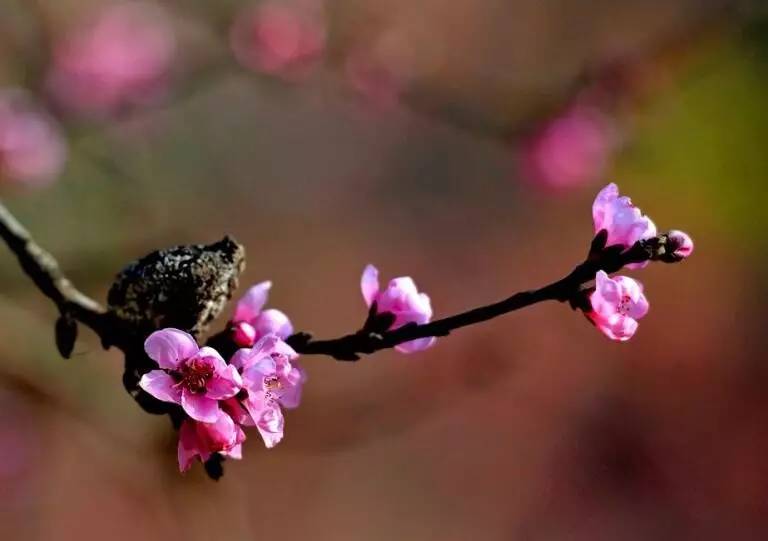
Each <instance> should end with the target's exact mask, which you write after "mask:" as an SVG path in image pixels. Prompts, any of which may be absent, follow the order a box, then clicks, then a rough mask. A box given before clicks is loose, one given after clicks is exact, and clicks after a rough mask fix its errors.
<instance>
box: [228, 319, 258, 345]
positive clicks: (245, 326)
mask: <svg viewBox="0 0 768 541" xmlns="http://www.w3.org/2000/svg"><path fill="white" fill-rule="evenodd" d="M232 339H233V340H234V341H235V344H237V345H238V346H240V347H243V348H248V347H251V346H252V345H253V344H254V342H255V341H256V329H254V328H253V325H251V324H250V323H248V322H246V321H238V322H237V323H234V324H233V325H232Z"/></svg>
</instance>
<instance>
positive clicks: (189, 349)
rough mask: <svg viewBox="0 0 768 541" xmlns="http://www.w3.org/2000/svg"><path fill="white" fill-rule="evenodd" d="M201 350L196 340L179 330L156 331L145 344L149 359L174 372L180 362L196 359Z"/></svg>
mask: <svg viewBox="0 0 768 541" xmlns="http://www.w3.org/2000/svg"><path fill="white" fill-rule="evenodd" d="M199 349H200V348H199V347H198V346H197V342H195V339H194V338H192V336H191V335H190V334H189V333H186V332H184V331H180V330H179V329H170V328H169V329H162V330H160V331H155V332H153V333H152V334H150V335H149V337H148V338H147V339H146V341H145V342H144V351H146V352H147V355H149V358H150V359H152V360H153V361H155V362H156V363H157V364H158V366H159V367H160V368H165V369H167V370H173V369H174V368H176V367H177V366H178V365H179V362H181V361H183V360H185V359H189V358H190V357H194V355H195V354H196V353H197V352H198V351H199Z"/></svg>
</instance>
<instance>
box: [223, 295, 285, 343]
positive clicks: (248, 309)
mask: <svg viewBox="0 0 768 541" xmlns="http://www.w3.org/2000/svg"><path fill="white" fill-rule="evenodd" d="M271 287H272V282H261V283H260V284H256V285H255V286H253V287H251V288H250V289H249V290H248V291H246V293H245V295H243V297H242V298H241V299H240V300H239V301H237V306H236V307H235V315H234V317H233V318H232V333H233V339H234V341H235V343H236V344H237V345H238V346H241V347H250V346H252V345H253V344H255V343H256V342H257V341H258V340H259V339H260V338H262V337H264V336H266V335H268V334H275V335H277V336H279V337H280V338H282V339H285V338H288V337H289V336H290V335H291V334H293V325H291V321H290V320H289V319H288V316H286V315H285V314H284V313H283V312H281V311H280V310H275V309H273V308H270V309H269V310H262V308H264V305H265V304H266V303H267V297H268V295H269V290H270V288H271Z"/></svg>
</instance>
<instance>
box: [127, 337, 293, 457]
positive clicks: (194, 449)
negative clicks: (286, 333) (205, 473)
mask: <svg viewBox="0 0 768 541" xmlns="http://www.w3.org/2000/svg"><path fill="white" fill-rule="evenodd" d="M144 349H145V351H146V353H147V355H148V356H149V357H150V358H151V359H152V360H153V361H155V362H156V363H157V365H158V367H159V370H152V371H151V372H149V373H147V374H145V375H144V376H143V377H142V378H141V381H140V382H139V385H140V386H141V388H142V389H144V390H145V391H146V392H148V393H149V394H151V395H152V396H154V397H155V398H157V399H158V400H162V401H164V402H172V403H175V404H179V405H180V406H181V407H182V409H183V410H184V413H185V414H186V415H187V416H188V417H189V418H188V419H185V420H184V421H183V422H182V425H181V428H180V430H179V468H180V469H181V471H187V470H188V469H189V467H190V466H191V465H192V462H193V461H194V459H195V458H198V457H199V458H200V459H201V460H203V461H206V460H208V459H209V458H210V457H211V455H213V454H214V453H220V454H222V455H224V456H227V457H231V458H240V457H241V456H242V443H243V441H245V432H244V431H243V427H256V429H257V430H258V431H259V433H260V434H261V437H262V439H263V440H264V444H265V445H266V446H267V447H274V446H275V445H277V444H278V443H279V442H280V440H281V439H282V438H283V426H284V420H283V413H282V409H281V408H283V407H285V408H295V407H296V406H298V405H299V402H300V400H301V389H302V386H303V384H304V382H305V381H306V376H305V374H304V372H303V370H302V369H301V368H300V367H299V366H298V365H297V364H296V359H297V358H298V355H297V354H296V352H295V351H294V350H293V349H292V348H291V347H290V346H289V345H288V344H286V343H285V342H284V341H283V340H282V339H280V338H279V337H278V336H276V335H273V334H268V335H266V336H264V337H263V338H262V339H261V340H259V341H258V342H256V343H255V344H254V345H253V347H251V348H243V349H240V350H238V351H237V352H236V353H235V354H234V355H233V356H232V358H231V359H230V361H229V363H227V362H226V361H225V360H224V359H223V358H222V356H221V355H220V354H219V353H218V352H217V351H216V350H215V349H213V348H210V347H202V348H201V347H198V345H197V343H196V342H195V339H194V338H193V337H192V336H190V335H189V334H187V333H185V332H183V331H180V330H178V329H162V330H160V331H156V332H154V333H152V334H151V335H150V336H149V338H147V340H146V342H145V344H144Z"/></svg>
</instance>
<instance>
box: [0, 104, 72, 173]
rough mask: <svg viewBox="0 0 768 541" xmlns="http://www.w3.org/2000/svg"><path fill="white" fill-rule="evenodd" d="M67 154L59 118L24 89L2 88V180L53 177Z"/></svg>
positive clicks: (0, 151)
mask: <svg viewBox="0 0 768 541" xmlns="http://www.w3.org/2000/svg"><path fill="white" fill-rule="evenodd" d="M66 157H67V147H66V142H65V140H64V138H63V136H62V134H61V132H60V130H59V127H58V125H57V124H56V122H55V121H54V120H53V119H52V118H51V117H50V116H48V115H47V114H46V113H45V112H44V111H42V110H41V109H39V108H38V107H36V106H35V105H34V104H33V103H32V101H31V100H30V99H29V98H28V97H27V96H26V95H25V94H24V93H23V92H21V91H18V90H4V91H0V180H8V181H13V182H18V183H22V184H28V185H43V184H48V183H50V182H52V181H54V180H55V179H56V178H57V177H58V176H59V174H60V173H61V171H62V169H63V168H64V163H65V161H66Z"/></svg>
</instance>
